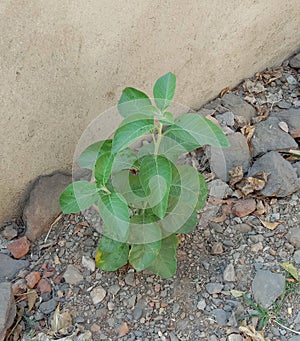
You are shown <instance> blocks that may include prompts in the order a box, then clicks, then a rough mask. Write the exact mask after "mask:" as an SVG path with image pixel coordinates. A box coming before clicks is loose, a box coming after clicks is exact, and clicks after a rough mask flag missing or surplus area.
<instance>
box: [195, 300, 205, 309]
mask: <svg viewBox="0 0 300 341" xmlns="http://www.w3.org/2000/svg"><path fill="white" fill-rule="evenodd" d="M205 308H206V302H205V300H204V299H203V300H200V301H199V302H198V303H197V309H199V310H204V309H205Z"/></svg>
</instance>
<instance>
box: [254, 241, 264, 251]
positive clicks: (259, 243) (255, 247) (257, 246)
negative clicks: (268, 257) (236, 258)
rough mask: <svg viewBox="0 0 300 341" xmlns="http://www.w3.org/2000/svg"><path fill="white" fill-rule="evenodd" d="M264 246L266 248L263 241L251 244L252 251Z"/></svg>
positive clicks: (260, 249) (259, 249) (261, 248)
mask: <svg viewBox="0 0 300 341" xmlns="http://www.w3.org/2000/svg"><path fill="white" fill-rule="evenodd" d="M263 248H264V246H263V244H262V242H258V243H255V244H253V245H251V251H252V252H254V253H256V252H259V251H262V250H263Z"/></svg>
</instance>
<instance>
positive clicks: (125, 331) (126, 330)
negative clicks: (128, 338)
mask: <svg viewBox="0 0 300 341" xmlns="http://www.w3.org/2000/svg"><path fill="white" fill-rule="evenodd" d="M118 333H119V337H123V336H125V335H127V334H128V333H129V328H128V324H127V323H126V322H123V323H122V324H121V325H120V326H119V328H118Z"/></svg>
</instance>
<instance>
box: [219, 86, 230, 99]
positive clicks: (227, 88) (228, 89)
mask: <svg viewBox="0 0 300 341" xmlns="http://www.w3.org/2000/svg"><path fill="white" fill-rule="evenodd" d="M229 91H230V87H229V86H227V87H226V88H225V89H223V90H222V91H221V93H220V97H223V96H224V95H225V94H228V92H229Z"/></svg>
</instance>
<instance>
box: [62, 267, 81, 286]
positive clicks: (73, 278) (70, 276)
mask: <svg viewBox="0 0 300 341" xmlns="http://www.w3.org/2000/svg"><path fill="white" fill-rule="evenodd" d="M63 277H64V279H65V281H66V283H68V284H74V285H76V284H78V283H79V282H81V281H82V280H83V276H82V274H81V273H80V272H79V270H78V269H77V268H75V266H74V265H68V266H67V269H66V271H65V273H64V275H63Z"/></svg>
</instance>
